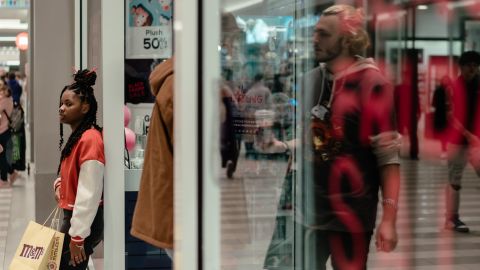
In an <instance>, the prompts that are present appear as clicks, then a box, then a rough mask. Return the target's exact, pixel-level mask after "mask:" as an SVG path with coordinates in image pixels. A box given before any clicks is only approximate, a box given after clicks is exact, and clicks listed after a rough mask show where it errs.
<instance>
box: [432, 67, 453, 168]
mask: <svg viewBox="0 0 480 270" xmlns="http://www.w3.org/2000/svg"><path fill="white" fill-rule="evenodd" d="M452 91H453V83H452V81H451V80H450V78H449V77H448V76H446V75H445V76H444V77H442V79H441V81H440V84H439V85H438V86H437V87H436V88H435V92H434V93H433V98H432V107H433V112H434V114H433V131H434V136H435V137H436V138H437V139H438V140H439V141H440V143H441V150H442V153H441V154H440V158H441V159H445V158H446V157H447V143H448V142H447V139H448V138H447V136H446V133H445V131H446V130H447V127H448V122H447V117H448V111H449V106H450V104H449V103H450V95H451V93H452Z"/></svg>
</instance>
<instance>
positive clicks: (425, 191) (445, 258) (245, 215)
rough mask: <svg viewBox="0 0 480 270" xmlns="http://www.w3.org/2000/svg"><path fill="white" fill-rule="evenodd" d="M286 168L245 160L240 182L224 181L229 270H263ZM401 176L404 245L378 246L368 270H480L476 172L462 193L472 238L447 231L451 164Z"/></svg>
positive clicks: (409, 168) (411, 165)
mask: <svg viewBox="0 0 480 270" xmlns="http://www.w3.org/2000/svg"><path fill="white" fill-rule="evenodd" d="M285 168H286V162H284V161H254V160H245V159H244V158H242V159H241V160H240V161H239V166H238V170H237V172H236V173H235V178H234V179H232V180H229V179H226V178H225V179H222V269H223V270H240V269H241V270H257V269H263V268H262V266H263V260H264V258H265V254H266V249H267V247H268V244H269V242H270V238H271V236H272V231H273V229H274V222H275V215H276V206H277V203H278V198H279V196H280V193H281V185H282V181H283V176H284V175H285ZM401 175H402V191H401V198H400V205H399V212H398V224H397V225H398V233H399V239H400V241H399V245H398V247H397V249H396V250H395V251H394V252H392V253H389V254H386V253H378V252H376V251H375V247H374V245H373V243H374V241H372V247H371V252H370V257H369V263H368V269H379V270H380V269H385V270H386V269H388V270H394V269H402V270H403V269H422V270H429V269H445V270H449V269H452V270H453V269H454V270H457V269H464V270H465V269H479V266H480V180H479V179H478V177H477V176H476V175H475V174H474V172H473V170H472V169H471V168H467V170H466V171H465V174H464V182H463V189H462V193H461V194H462V197H461V200H462V202H461V217H462V220H463V221H464V222H465V223H466V224H467V225H468V226H469V227H470V230H471V232H470V233H468V234H460V233H452V232H449V231H445V230H444V229H443V222H444V212H445V202H444V196H443V195H444V194H443V188H444V184H445V182H446V176H447V168H446V163H445V162H441V161H427V160H421V161H410V160H402V164H401ZM379 214H380V213H379ZM305 270H307V269H305ZM308 270H313V269H308Z"/></svg>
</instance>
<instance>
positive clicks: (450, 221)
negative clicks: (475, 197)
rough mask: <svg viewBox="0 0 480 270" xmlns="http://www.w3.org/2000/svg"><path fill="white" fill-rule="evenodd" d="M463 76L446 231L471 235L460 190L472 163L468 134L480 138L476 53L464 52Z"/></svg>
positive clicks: (456, 96)
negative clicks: (464, 173) (466, 170)
mask: <svg viewBox="0 0 480 270" xmlns="http://www.w3.org/2000/svg"><path fill="white" fill-rule="evenodd" d="M459 65H460V76H459V77H458V78H457V80H456V81H455V84H454V91H453V95H452V99H453V100H452V108H451V112H450V115H451V117H452V118H451V119H450V122H451V124H452V126H453V128H452V129H451V131H452V132H451V133H450V136H449V141H450V144H449V145H448V185H447V186H446V188H445V197H446V206H447V209H446V216H445V229H448V230H453V231H457V232H469V231H470V228H469V227H468V226H467V225H466V224H465V223H464V222H463V221H462V220H460V213H459V210H460V190H461V188H462V176H463V171H464V169H465V166H466V165H467V162H468V153H469V149H470V146H471V145H470V143H469V140H468V138H467V137H466V136H465V134H466V133H468V134H471V135H473V136H476V137H478V136H479V135H480V132H479V129H478V128H479V127H478V126H477V125H478V124H477V123H476V122H478V119H479V118H478V117H479V113H480V111H479V110H478V105H479V104H480V103H479V98H480V70H479V67H480V54H479V53H478V52H475V51H467V52H464V53H462V55H461V56H460V59H459Z"/></svg>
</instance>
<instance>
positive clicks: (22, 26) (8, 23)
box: [0, 19, 28, 30]
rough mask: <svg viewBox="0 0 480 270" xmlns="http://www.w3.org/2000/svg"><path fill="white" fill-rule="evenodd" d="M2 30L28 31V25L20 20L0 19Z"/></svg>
mask: <svg viewBox="0 0 480 270" xmlns="http://www.w3.org/2000/svg"><path fill="white" fill-rule="evenodd" d="M0 29H12V30H27V29H28V24H26V23H22V22H21V21H20V20H18V19H0Z"/></svg>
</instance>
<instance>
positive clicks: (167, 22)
mask: <svg viewBox="0 0 480 270" xmlns="http://www.w3.org/2000/svg"><path fill="white" fill-rule="evenodd" d="M125 12H126V16H125V18H126V19H125V24H126V25H125V29H126V31H125V45H126V48H125V49H126V59H152V58H170V57H171V56H172V48H173V46H172V25H173V20H172V15H173V0H126V9H125Z"/></svg>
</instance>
